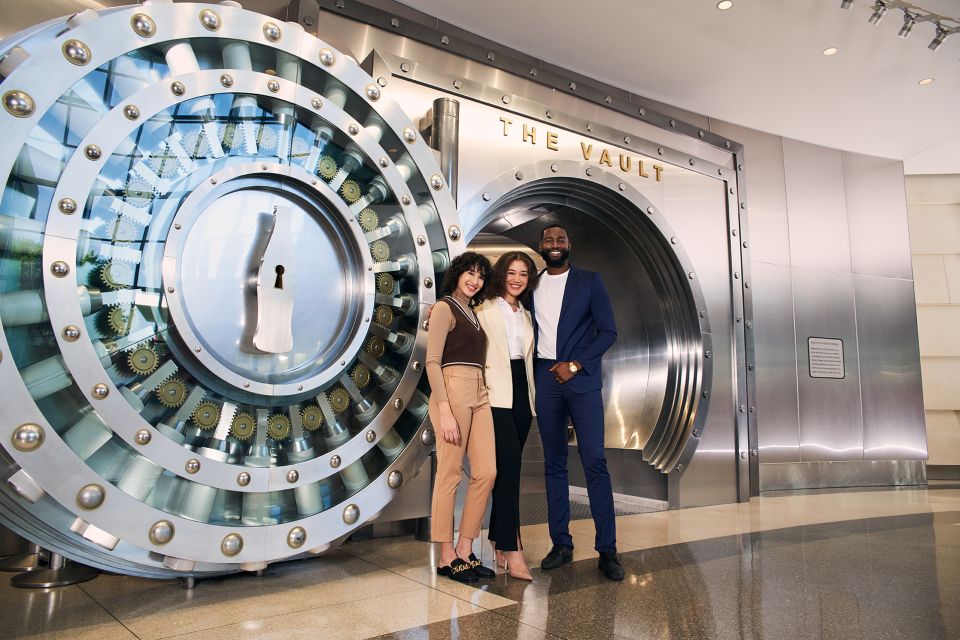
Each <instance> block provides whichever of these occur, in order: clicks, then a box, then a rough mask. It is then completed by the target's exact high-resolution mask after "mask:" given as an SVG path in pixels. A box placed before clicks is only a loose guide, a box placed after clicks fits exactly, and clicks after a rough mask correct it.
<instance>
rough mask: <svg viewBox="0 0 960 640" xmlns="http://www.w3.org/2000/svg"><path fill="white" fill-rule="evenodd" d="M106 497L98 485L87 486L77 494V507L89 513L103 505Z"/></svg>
mask: <svg viewBox="0 0 960 640" xmlns="http://www.w3.org/2000/svg"><path fill="white" fill-rule="evenodd" d="M106 496H107V493H106V491H104V490H103V487H101V486H100V485H98V484H88V485H86V486H84V487H82V488H81V489H80V491H78V492H77V506H78V507H80V508H81V509H86V510H87V511H91V510H93V509H96V508H97V507H99V506H100V505H102V504H103V499H104V498H105V497H106Z"/></svg>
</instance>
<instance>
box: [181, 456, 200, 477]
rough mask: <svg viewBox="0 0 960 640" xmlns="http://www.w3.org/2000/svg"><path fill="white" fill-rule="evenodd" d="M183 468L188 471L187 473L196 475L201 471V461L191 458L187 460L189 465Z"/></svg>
mask: <svg viewBox="0 0 960 640" xmlns="http://www.w3.org/2000/svg"><path fill="white" fill-rule="evenodd" d="M183 468H184V469H185V470H186V471H187V473H189V474H194V473H196V472H197V471H200V461H199V460H197V459H196V458H190V459H189V460H187V463H186V464H185V465H183Z"/></svg>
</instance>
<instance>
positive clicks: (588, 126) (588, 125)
mask: <svg viewBox="0 0 960 640" xmlns="http://www.w3.org/2000/svg"><path fill="white" fill-rule="evenodd" d="M587 131H593V125H592V124H590V123H589V122H588V123H587Z"/></svg>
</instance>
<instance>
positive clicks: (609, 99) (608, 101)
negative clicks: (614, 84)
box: [603, 96, 613, 104]
mask: <svg viewBox="0 0 960 640" xmlns="http://www.w3.org/2000/svg"><path fill="white" fill-rule="evenodd" d="M603 101H604V102H605V103H606V104H613V97H612V96H604V98H603Z"/></svg>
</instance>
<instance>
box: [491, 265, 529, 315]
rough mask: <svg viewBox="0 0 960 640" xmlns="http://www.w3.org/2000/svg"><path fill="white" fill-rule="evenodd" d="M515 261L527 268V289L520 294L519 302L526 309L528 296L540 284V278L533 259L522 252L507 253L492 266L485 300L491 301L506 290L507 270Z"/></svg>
mask: <svg viewBox="0 0 960 640" xmlns="http://www.w3.org/2000/svg"><path fill="white" fill-rule="evenodd" d="M517 260H519V261H521V262H523V263H524V264H525V265H526V266H527V278H528V280H527V288H526V289H524V290H523V293H521V294H520V296H519V297H520V302H521V303H523V306H524V307H526V308H527V309H529V308H530V296H532V295H533V291H534V289H536V288H537V284H539V282H540V276H539V275H538V274H537V265H536V264H535V263H534V262H533V258H531V257H530V256H528V255H527V254H526V253H524V252H523V251H508V252H507V253H505V254H503V255H502V256H500V258H499V259H498V260H497V263H496V264H495V265H493V275H491V276H490V286H489V287H487V299H488V300H492V299H493V298H496V297H497V296H502V295H503V294H504V293H505V292H506V290H507V270H508V269H509V268H510V265H511V264H513V263H514V262H516V261H517Z"/></svg>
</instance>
